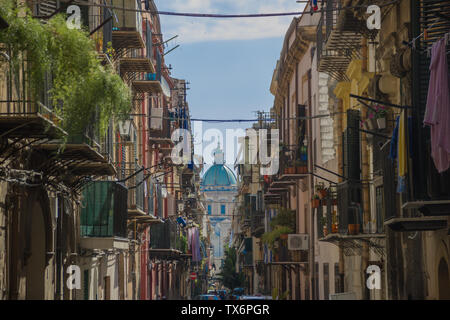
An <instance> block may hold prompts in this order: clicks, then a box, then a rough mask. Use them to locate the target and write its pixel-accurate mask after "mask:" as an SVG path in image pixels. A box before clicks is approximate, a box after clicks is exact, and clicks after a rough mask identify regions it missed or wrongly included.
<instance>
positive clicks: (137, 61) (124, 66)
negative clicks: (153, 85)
mask: <svg viewBox="0 0 450 320" xmlns="http://www.w3.org/2000/svg"><path fill="white" fill-rule="evenodd" d="M120 72H121V73H122V74H123V73H134V72H146V73H154V72H155V67H154V66H153V63H152V62H151V61H150V59H149V58H147V57H123V58H120Z"/></svg>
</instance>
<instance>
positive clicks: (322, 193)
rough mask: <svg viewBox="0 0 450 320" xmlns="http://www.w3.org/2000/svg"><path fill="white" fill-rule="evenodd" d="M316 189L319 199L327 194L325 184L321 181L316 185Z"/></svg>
mask: <svg viewBox="0 0 450 320" xmlns="http://www.w3.org/2000/svg"><path fill="white" fill-rule="evenodd" d="M316 191H317V194H318V195H319V198H320V199H324V198H326V196H327V195H328V190H327V189H326V188H325V185H324V184H323V183H322V182H320V183H319V184H318V185H317V186H316Z"/></svg>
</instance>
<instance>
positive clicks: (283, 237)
mask: <svg viewBox="0 0 450 320" xmlns="http://www.w3.org/2000/svg"><path fill="white" fill-rule="evenodd" d="M280 239H281V240H287V239H288V234H287V233H283V234H281V235H280Z"/></svg>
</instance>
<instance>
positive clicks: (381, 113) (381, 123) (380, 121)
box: [375, 106, 387, 129]
mask: <svg viewBox="0 0 450 320" xmlns="http://www.w3.org/2000/svg"><path fill="white" fill-rule="evenodd" d="M376 109H377V113H376V115H375V118H376V120H377V125H378V129H386V114H387V113H386V110H385V109H384V107H383V106H377V107H376Z"/></svg>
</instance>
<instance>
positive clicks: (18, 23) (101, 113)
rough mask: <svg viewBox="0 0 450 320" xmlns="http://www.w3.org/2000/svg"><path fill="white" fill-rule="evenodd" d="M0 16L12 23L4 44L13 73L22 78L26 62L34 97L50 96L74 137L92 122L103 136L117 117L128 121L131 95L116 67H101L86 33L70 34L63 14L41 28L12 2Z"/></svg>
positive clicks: (72, 31)
mask: <svg viewBox="0 0 450 320" xmlns="http://www.w3.org/2000/svg"><path fill="white" fill-rule="evenodd" d="M19 11H20V12H21V13H20V16H19ZM23 12H25V13H26V15H25V16H23ZM0 14H1V15H2V16H3V17H4V18H5V19H6V20H7V22H8V23H9V28H8V29H7V30H6V31H4V32H2V33H0V42H1V43H3V44H4V45H5V46H6V48H8V51H9V54H10V56H11V62H10V63H11V69H12V70H14V72H15V73H16V74H18V71H19V70H20V68H21V64H22V60H23V59H26V61H27V72H28V74H29V89H30V93H31V98H32V99H33V100H34V101H38V100H39V98H40V95H41V94H42V93H44V94H48V95H49V96H50V99H51V101H52V104H53V108H54V111H55V112H56V114H58V115H60V116H62V118H63V121H64V122H63V125H62V126H63V128H64V129H65V130H66V131H67V132H68V133H69V134H80V133H83V132H84V130H85V129H86V128H87V127H88V126H90V125H92V123H91V121H92V119H93V118H95V119H96V120H98V124H99V129H100V131H101V132H105V130H106V128H107V126H108V124H109V120H110V119H111V118H112V117H113V118H115V119H118V120H123V119H125V118H126V116H127V114H129V112H130V111H131V93H130V90H129V88H128V87H127V86H126V85H125V83H124V82H123V81H122V79H121V78H120V77H119V76H118V75H117V74H115V73H114V71H113V70H112V69H111V68H109V67H103V66H102V65H101V63H100V61H99V59H98V56H97V52H96V50H95V43H94V41H93V40H92V39H90V38H89V35H88V33H87V32H85V31H83V30H78V29H69V28H68V27H67V24H66V17H65V15H63V14H58V15H55V16H54V17H52V18H51V19H49V20H48V21H47V23H45V24H44V23H41V22H40V21H39V20H37V19H34V18H32V17H31V12H30V10H29V9H28V8H26V7H22V8H20V9H16V8H14V7H13V1H11V0H7V1H5V3H2V7H1V8H0ZM49 75H51V78H52V82H51V89H50V90H49V91H48V92H43V89H44V81H43V79H45V77H46V76H49Z"/></svg>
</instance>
